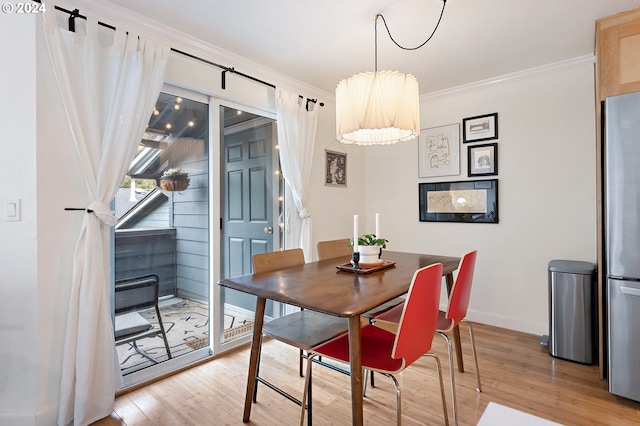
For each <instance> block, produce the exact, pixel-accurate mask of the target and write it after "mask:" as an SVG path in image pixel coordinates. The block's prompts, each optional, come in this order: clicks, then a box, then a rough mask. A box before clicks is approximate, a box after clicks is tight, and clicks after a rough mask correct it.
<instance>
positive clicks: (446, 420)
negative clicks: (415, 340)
mask: <svg viewBox="0 0 640 426" xmlns="http://www.w3.org/2000/svg"><path fill="white" fill-rule="evenodd" d="M425 355H426V356H430V357H432V358H433V359H435V361H436V368H437V370H438V379H440V397H441V398H442V412H443V413H444V424H445V426H449V413H448V412H447V398H446V397H445V395H444V382H443V381H442V366H441V365H440V358H438V355H436V354H434V353H431V352H427V353H426V354H425Z"/></svg>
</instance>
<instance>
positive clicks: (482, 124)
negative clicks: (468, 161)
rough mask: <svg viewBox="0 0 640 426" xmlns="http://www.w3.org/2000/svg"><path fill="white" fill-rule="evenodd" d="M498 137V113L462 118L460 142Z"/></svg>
mask: <svg viewBox="0 0 640 426" xmlns="http://www.w3.org/2000/svg"><path fill="white" fill-rule="evenodd" d="M491 139H498V113H497V112H494V113H493V114H485V115H477V116H475V117H468V118H463V119H462V142H463V143H469V142H480V141H488V140H491Z"/></svg>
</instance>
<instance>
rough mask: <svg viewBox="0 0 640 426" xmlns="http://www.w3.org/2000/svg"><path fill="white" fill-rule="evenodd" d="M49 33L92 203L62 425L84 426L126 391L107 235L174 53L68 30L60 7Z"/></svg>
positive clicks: (92, 23) (82, 245)
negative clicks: (115, 200)
mask: <svg viewBox="0 0 640 426" xmlns="http://www.w3.org/2000/svg"><path fill="white" fill-rule="evenodd" d="M82 22H83V21H81V20H80V19H77V20H76V25H77V26H78V27H80V26H82ZM44 27H45V37H46V41H47V46H48V48H49V55H50V57H51V62H52V64H53V68H54V71H55V75H56V79H57V81H58V86H59V88H60V93H61V95H62V99H63V102H64V107H65V110H66V113H67V118H68V120H69V126H70V128H71V132H72V134H73V141H74V143H75V146H76V149H77V152H78V156H79V158H80V162H81V164H82V169H83V172H84V179H85V183H86V187H87V192H88V197H89V199H88V200H87V201H86V209H87V210H86V212H85V213H84V220H83V222H82V226H81V229H80V236H79V238H78V241H77V243H76V248H75V252H74V256H73V282H72V287H71V294H70V300H69V313H68V316H67V326H66V335H65V342H64V358H63V365H62V378H61V385H60V411H59V413H58V425H60V426H62V425H67V424H69V423H71V422H73V423H74V424H77V425H86V424H89V423H91V422H93V421H95V420H98V419H100V418H102V417H105V416H107V415H109V414H111V411H112V410H113V403H114V396H115V392H116V390H117V389H119V388H120V387H121V386H122V376H121V374H120V368H119V365H118V356H117V354H116V351H115V346H114V336H113V328H112V327H113V326H112V323H111V310H110V279H109V275H110V274H109V256H108V253H105V250H104V247H108V241H105V239H104V237H105V236H107V235H108V233H107V232H105V231H106V230H107V229H108V227H109V226H112V225H113V224H115V221H116V219H115V217H114V216H113V215H112V213H111V211H110V210H109V203H110V202H111V200H112V199H113V197H114V196H115V194H116V191H117V189H118V187H119V186H120V182H121V181H122V179H123V178H124V176H125V173H126V171H127V169H128V166H129V163H130V162H131V159H132V158H133V155H134V154H135V151H136V148H137V146H138V145H139V143H140V140H141V138H142V134H143V132H144V129H145V128H146V125H147V123H148V120H149V117H150V116H151V112H152V109H153V106H154V104H155V101H156V99H157V98H158V94H159V93H160V89H161V87H162V83H163V80H164V73H165V69H166V64H167V59H168V56H169V48H168V47H166V46H161V45H159V44H158V43H155V42H152V41H149V40H145V39H143V38H142V37H139V36H138V35H136V34H134V33H133V32H131V31H127V30H125V29H123V28H117V29H116V30H115V31H113V30H108V29H105V28H104V27H102V28H100V27H99V25H98V20H97V18H96V17H92V16H87V20H86V31H85V29H84V28H79V30H78V32H77V33H72V32H69V31H66V30H64V29H61V28H59V27H58V25H57V23H56V12H55V10H54V7H53V5H47V9H46V13H45V17H44ZM80 30H81V31H80ZM70 214H77V213H70Z"/></svg>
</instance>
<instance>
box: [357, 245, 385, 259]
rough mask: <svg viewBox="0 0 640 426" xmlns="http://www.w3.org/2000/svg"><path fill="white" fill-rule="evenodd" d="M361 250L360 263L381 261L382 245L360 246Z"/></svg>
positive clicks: (359, 249) (359, 250)
mask: <svg viewBox="0 0 640 426" xmlns="http://www.w3.org/2000/svg"><path fill="white" fill-rule="evenodd" d="M358 252H360V261H359V263H377V262H379V261H380V259H379V258H378V256H379V255H380V246H358Z"/></svg>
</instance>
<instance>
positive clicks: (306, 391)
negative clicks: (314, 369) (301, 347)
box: [300, 353, 316, 426]
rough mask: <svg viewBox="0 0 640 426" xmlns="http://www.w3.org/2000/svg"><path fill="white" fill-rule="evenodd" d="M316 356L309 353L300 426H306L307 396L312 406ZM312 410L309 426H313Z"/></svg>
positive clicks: (309, 413) (309, 415)
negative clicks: (314, 360) (313, 371)
mask: <svg viewBox="0 0 640 426" xmlns="http://www.w3.org/2000/svg"><path fill="white" fill-rule="evenodd" d="M315 356H316V354H309V353H307V374H306V375H305V378H304V392H303V393H302V404H300V409H301V413H300V426H303V425H304V412H305V408H306V407H305V405H306V404H307V395H308V396H309V405H310V406H311V365H313V358H314V357H315ZM311 414H312V413H311V410H309V412H308V414H307V416H308V418H307V425H309V426H311Z"/></svg>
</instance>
